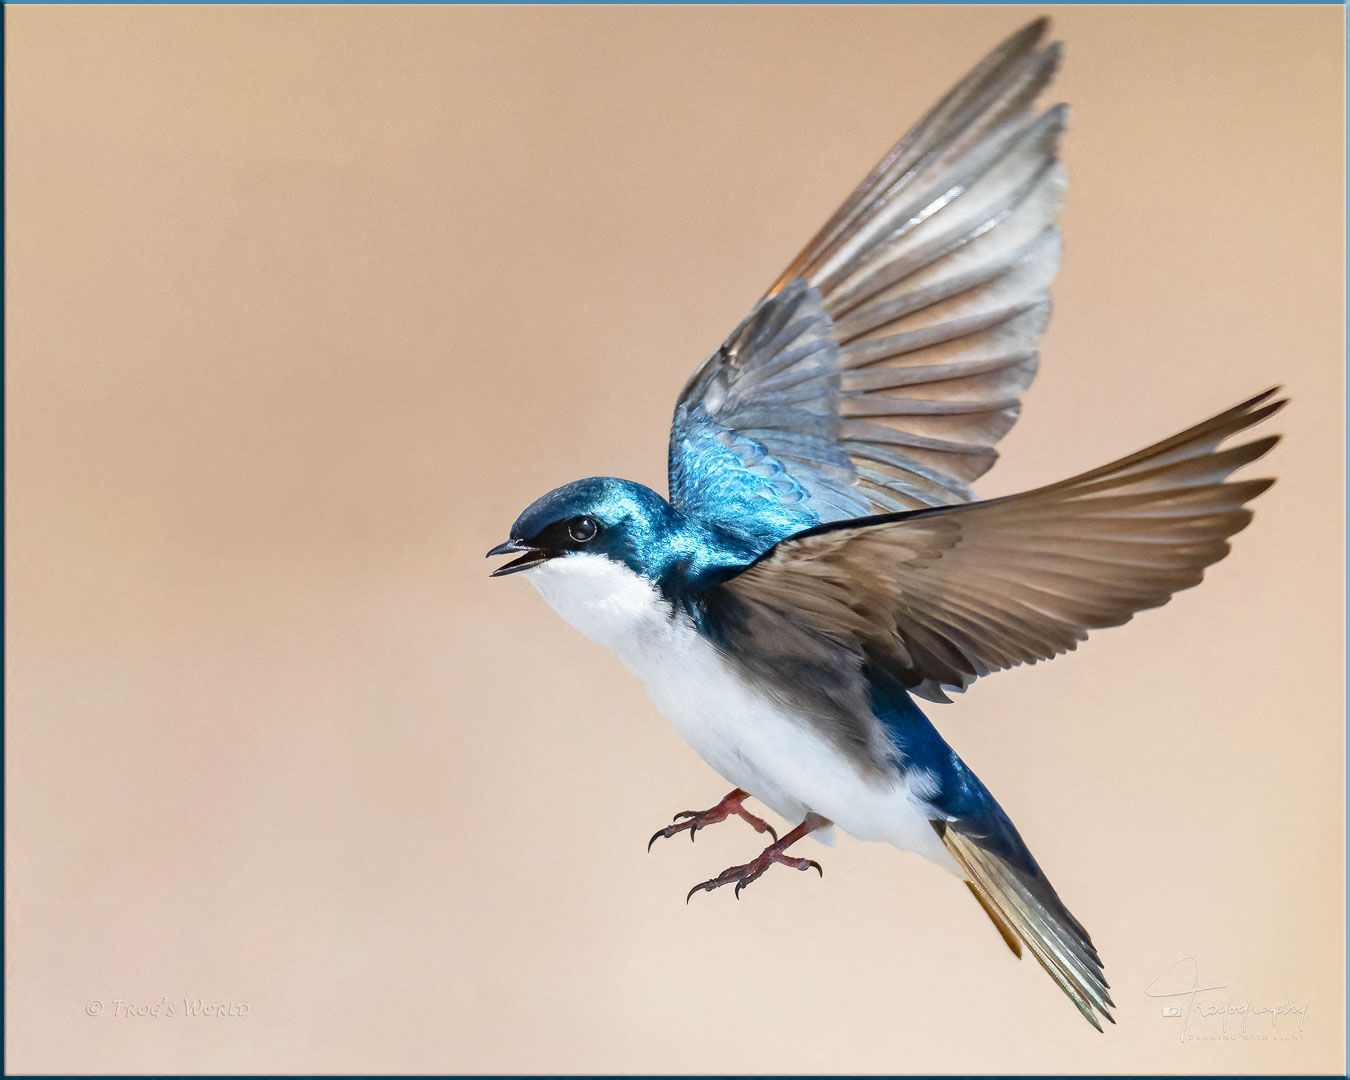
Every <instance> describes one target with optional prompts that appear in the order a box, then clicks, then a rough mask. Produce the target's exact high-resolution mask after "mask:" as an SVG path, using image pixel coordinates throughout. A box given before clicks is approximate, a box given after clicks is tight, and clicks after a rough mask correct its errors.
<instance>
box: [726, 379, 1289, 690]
mask: <svg viewBox="0 0 1350 1080" xmlns="http://www.w3.org/2000/svg"><path fill="white" fill-rule="evenodd" d="M1274 393H1275V391H1274V390H1269V391H1267V392H1266V393H1264V394H1261V395H1260V396H1258V397H1255V398H1252V399H1251V400H1250V401H1247V402H1244V403H1243V404H1241V405H1238V406H1236V407H1235V408H1232V409H1229V410H1228V411H1227V412H1224V413H1220V414H1219V415H1218V416H1215V417H1213V418H1212V419H1210V420H1207V421H1205V422H1204V423H1202V424H1199V425H1197V426H1196V427H1193V428H1190V429H1189V430H1187V431H1184V432H1182V433H1181V434H1179V435H1176V436H1173V437H1172V438H1170V439H1166V440H1164V441H1163V442H1160V443H1157V444H1156V445H1154V446H1151V447H1149V448H1148V449H1147V450H1142V451H1140V452H1139V453H1137V454H1133V455H1131V456H1130V457H1127V458H1122V459H1121V460H1120V461H1116V462H1114V463H1112V464H1110V465H1107V466H1105V467H1103V468H1100V469H1095V470H1093V471H1092V472H1087V473H1083V474H1082V475H1080V476H1075V477H1073V478H1072V479H1070V480H1065V481H1063V482H1061V483H1058V484H1052V485H1050V486H1049V487H1043V488H1038V489H1036V490H1034V491H1029V492H1026V493H1025V494H1022V495H1014V496H1011V497H1009V498H1005V499H993V500H990V501H988V502H976V503H967V504H962V505H957V506H950V507H944V508H940V509H934V510H919V511H913V512H910V513H902V514H892V515H884V516H879V517H873V518H870V519H864V520H862V521H854V522H847V523H841V524H838V525H821V526H817V527H815V528H812V529H808V530H807V531H805V532H802V533H799V534H797V535H795V536H792V537H789V538H788V539H786V540H784V541H782V542H781V543H779V544H778V545H776V546H775V547H774V548H772V549H771V550H770V551H768V552H767V553H765V554H764V555H763V556H761V557H760V558H759V559H758V560H757V561H756V562H754V563H752V564H751V565H750V566H749V567H748V568H747V569H746V570H745V571H743V572H742V573H740V574H739V575H737V576H735V577H732V578H730V579H728V580H726V581H725V582H723V583H722V584H721V585H719V586H716V587H715V588H713V589H712V590H711V591H710V593H709V596H708V604H709V610H710V612H711V614H712V616H713V619H714V621H719V622H721V623H722V624H723V625H734V626H736V627H737V629H738V632H740V633H742V634H744V635H745V636H746V638H747V640H752V641H756V642H759V643H761V646H760V647H769V646H768V645H766V644H765V643H771V642H773V641H776V640H780V639H781V640H796V639H799V638H801V637H803V636H811V637H816V638H818V639H824V640H826V641H829V642H833V643H834V644H835V645H836V646H838V645H842V646H844V647H846V648H848V649H850V650H852V651H854V652H855V653H856V654H857V655H858V656H859V658H860V660H861V661H863V662H865V663H867V664H870V665H871V666H872V667H873V668H874V669H875V670H877V671H879V672H882V673H885V674H887V675H889V676H890V677H892V678H896V679H898V680H899V681H900V682H902V683H903V684H904V685H905V686H906V687H908V688H909V689H910V690H911V691H913V692H914V693H916V694H918V695H920V696H922V697H925V698H927V699H929V700H930V701H947V700H948V698H947V697H946V695H945V694H944V693H943V688H950V689H954V690H964V689H965V688H966V687H967V686H969V685H970V683H972V682H973V681H974V680H975V679H976V678H978V677H979V676H981V675H987V674H989V673H990V672H991V671H998V670H1001V669H1003V668H1008V667H1013V666H1015V665H1017V664H1027V663H1033V662H1035V661H1037V660H1046V659H1049V658H1050V657H1052V656H1055V655H1057V654H1058V653H1062V652H1065V651H1067V650H1070V649H1074V648H1076V647H1077V645H1078V642H1080V641H1082V640H1084V639H1085V638H1086V637H1087V633H1088V631H1089V630H1093V629H1096V628H1098V627H1105V626H1118V625H1120V624H1121V623H1125V622H1128V621H1129V619H1130V618H1131V617H1132V616H1133V615H1134V613H1135V612H1137V611H1142V610H1144V609H1146V608H1152V607H1158V606H1159V605H1161V604H1165V603H1166V602H1167V601H1168V600H1169V599H1170V598H1171V596H1172V594H1173V593H1175V592H1177V591H1178V590H1180V589H1186V588H1189V587H1190V586H1192V585H1195V584H1198V583H1199V581H1200V579H1201V577H1202V576H1203V573H1204V569H1205V567H1207V566H1209V565H1210V564H1211V563H1214V562H1217V561H1218V560H1219V559H1222V558H1223V557H1224V555H1226V554H1227V553H1228V543H1227V539H1228V537H1230V536H1232V535H1233V534H1234V533H1236V532H1238V531H1239V530H1240V529H1242V528H1243V527H1245V526H1246V524H1247V523H1248V522H1249V521H1250V520H1251V516H1252V515H1251V511H1250V510H1248V509H1247V508H1246V506H1245V504H1246V503H1247V502H1248V501H1250V500H1251V499H1253V498H1254V497H1255V496H1257V495H1259V494H1260V493H1261V492H1262V491H1264V490H1265V489H1266V488H1267V487H1269V486H1270V485H1271V484H1272V483H1273V482H1274V481H1272V480H1233V479H1230V476H1231V474H1232V473H1233V472H1234V471H1235V470H1236V469H1238V468H1240V467H1241V466H1243V465H1246V464H1248V463H1249V462H1252V461H1255V460H1256V459H1257V458H1259V457H1260V456H1261V455H1262V454H1264V453H1266V451H1268V450H1269V449H1270V448H1271V447H1272V446H1274V445H1275V443H1276V442H1277V441H1278V436H1269V437H1266V438H1262V439H1255V440H1253V441H1251V442H1246V443H1241V444H1240V445H1237V446H1233V447H1228V448H1225V447H1223V445H1222V444H1223V443H1224V442H1225V441H1226V440H1228V439H1230V438H1232V437H1233V436H1234V435H1236V434H1238V433H1239V432H1242V431H1245V430H1246V429H1247V428H1249V427H1251V426H1252V425H1253V424H1256V423H1258V422H1260V421H1261V420H1264V419H1265V418H1266V417H1268V416H1270V415H1271V414H1272V413H1273V412H1275V411H1276V410H1277V409H1279V408H1280V407H1281V406H1282V405H1283V404H1284V402H1283V401H1282V400H1280V401H1270V400H1269V399H1270V398H1271V396H1272V395H1273V394H1274Z"/></svg>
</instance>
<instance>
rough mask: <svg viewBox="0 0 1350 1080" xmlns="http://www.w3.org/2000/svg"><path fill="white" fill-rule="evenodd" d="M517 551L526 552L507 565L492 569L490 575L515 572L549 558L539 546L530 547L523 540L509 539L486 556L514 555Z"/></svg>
mask: <svg viewBox="0 0 1350 1080" xmlns="http://www.w3.org/2000/svg"><path fill="white" fill-rule="evenodd" d="M517 551H523V552H524V553H525V554H523V555H522V556H521V557H520V558H519V559H513V560H512V561H511V562H509V563H507V564H506V565H505V566H499V567H497V569H496V570H494V571H492V573H491V574H489V575H488V576H489V577H501V576H503V575H504V574H514V573H516V572H517V571H520V570H528V569H529V568H530V567H532V566H538V565H539V564H540V563H541V562H544V561H545V560H546V559H547V558H548V556H547V555H546V554H545V553H544V552H542V551H540V550H539V549H538V548H532V547H530V545H529V544H527V543H525V542H524V541H523V540H507V541H506V542H505V543H502V544H498V545H497V546H496V547H495V548H493V549H492V550H491V551H489V552H488V553H487V556H486V557H487V558H489V559H490V558H492V556H494V555H513V554H515V553H516V552H517Z"/></svg>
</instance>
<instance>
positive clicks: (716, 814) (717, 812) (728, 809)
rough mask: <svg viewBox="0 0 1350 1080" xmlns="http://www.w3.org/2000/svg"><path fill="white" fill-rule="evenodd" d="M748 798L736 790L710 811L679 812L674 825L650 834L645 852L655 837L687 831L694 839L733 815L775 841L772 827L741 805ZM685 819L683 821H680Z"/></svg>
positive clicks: (666, 836) (746, 794) (748, 794)
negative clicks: (702, 831) (701, 830)
mask: <svg viewBox="0 0 1350 1080" xmlns="http://www.w3.org/2000/svg"><path fill="white" fill-rule="evenodd" d="M748 798H750V793H749V792H747V791H742V790H741V789H740V788H737V789H736V790H735V791H733V792H732V793H731V794H730V795H728V796H727V797H726V798H725V799H723V800H722V801H721V802H720V803H718V804H717V805H716V806H714V807H713V808H712V809H711V810H681V811H680V812H679V813H678V814H676V815H675V821H676V824H674V825H667V826H666V827H665V828H664V829H658V830H657V831H656V832H654V833H653V834H652V838H651V839H650V840H648V841H647V850H648V851H651V849H652V845H653V844H654V843H656V840H657V837H661V836H664V837H665V838H666V839H670V837H672V836H674V835H675V834H676V833H680V832H683V831H684V830H685V829H688V830H689V839H690V840H691V841H692V840H693V839H694V833H696V832H698V831H699V829H704V828H707V827H708V826H709V825H716V824H717V823H718V822H719V821H726V819H727V818H729V817H731V815H732V814H735V815H736V816H737V817H739V818H740V819H741V820H742V821H745V822H748V823H749V824H750V825H751V826H752V827H753V828H754V830H755V832H762V833H768V834H769V835H770V836H772V837H773V838H774V839H775V840H777V839H778V834H777V833H776V832H774V829H773V826H772V825H770V824H769V823H768V822H767V821H765V820H764V819H763V818H758V817H755V815H754V814H752V813H750V811H749V810H747V809H746V808H745V806H744V805H743V804H744V803H745V800H746V799H748ZM680 818H685V819H686V820H685V821H680Z"/></svg>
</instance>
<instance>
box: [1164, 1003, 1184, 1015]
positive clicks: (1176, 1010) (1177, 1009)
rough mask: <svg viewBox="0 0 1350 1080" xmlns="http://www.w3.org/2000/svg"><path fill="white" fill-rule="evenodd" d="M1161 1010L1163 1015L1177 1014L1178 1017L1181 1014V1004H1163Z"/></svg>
mask: <svg viewBox="0 0 1350 1080" xmlns="http://www.w3.org/2000/svg"><path fill="white" fill-rule="evenodd" d="M1162 1012H1163V1015H1164V1016H1178V1017H1179V1016H1180V1015H1181V1006H1180V1005H1164V1006H1163V1007H1162Z"/></svg>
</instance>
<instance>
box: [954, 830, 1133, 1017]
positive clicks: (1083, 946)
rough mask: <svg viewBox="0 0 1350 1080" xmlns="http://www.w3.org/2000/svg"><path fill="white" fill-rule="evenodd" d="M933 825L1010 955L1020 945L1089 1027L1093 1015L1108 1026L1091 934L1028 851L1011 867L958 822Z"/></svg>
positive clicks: (1105, 992) (1107, 998) (1105, 989)
mask: <svg viewBox="0 0 1350 1080" xmlns="http://www.w3.org/2000/svg"><path fill="white" fill-rule="evenodd" d="M1009 825H1011V822H1009ZM933 828H934V829H936V830H937V834H938V836H939V837H941V838H942V842H943V843H944V844H945V845H946V846H947V850H948V851H950V852H951V853H952V857H953V858H955V859H956V862H957V864H958V865H959V866H960V867H961V870H962V872H963V873H964V874H965V876H966V885H967V886H968V887H969V888H970V891H971V892H972V893H973V894H974V895H975V899H976V900H978V901H979V902H980V906H981V907H982V908H984V910H985V913H986V914H987V915H988V916H989V918H990V919H991V920H993V923H994V926H995V927H997V928H998V932H999V933H1000V934H1002V935H1003V940H1004V941H1005V942H1006V943H1007V945H1008V948H1010V949H1011V950H1012V951H1013V955H1015V956H1019V957H1020V956H1021V955H1022V946H1023V945H1025V946H1026V947H1027V948H1028V949H1030V950H1031V955H1032V956H1034V957H1035V958H1036V960H1037V961H1038V962H1039V963H1040V965H1041V967H1043V968H1045V970H1046V971H1047V972H1049V974H1050V977H1051V978H1052V979H1054V980H1055V982H1056V983H1058V984H1059V988H1060V989H1061V990H1063V991H1064V993H1065V994H1067V995H1068V997H1069V1000H1070V1001H1072V1002H1073V1003H1074V1004H1075V1005H1076V1006H1078V1011H1079V1012H1081V1013H1082V1014H1083V1015H1084V1016H1085V1017H1086V1018H1087V1020H1088V1022H1089V1023H1090V1024H1091V1025H1092V1026H1093V1027H1095V1028H1096V1029H1097V1030H1098V1031H1101V1030H1102V1025H1101V1023H1100V1022H1099V1021H1098V1019H1097V1013H1100V1014H1101V1015H1102V1016H1104V1017H1105V1018H1106V1019H1107V1020H1109V1021H1110V1022H1111V1023H1113V1024H1114V1023H1115V1020H1113V1019H1112V1018H1111V1014H1110V1013H1109V1012H1108V1011H1107V1010H1108V1009H1113V1008H1115V1002H1113V1001H1112V1000H1111V995H1110V993H1109V986H1108V984H1107V981H1106V978H1105V976H1104V973H1103V971H1102V962H1101V958H1100V957H1099V956H1098V955H1097V950H1096V948H1095V947H1094V946H1093V944H1092V938H1090V937H1089V936H1088V932H1087V931H1086V930H1085V929H1083V924H1082V923H1080V922H1079V921H1078V920H1077V919H1075V918H1074V917H1073V915H1071V914H1070V913H1069V909H1068V908H1066V907H1065V906H1064V902H1063V901H1062V900H1060V898H1059V896H1058V894H1057V893H1056V892H1055V890H1054V887H1053V886H1052V885H1051V884H1050V882H1049V881H1048V880H1047V879H1046V877H1045V875H1044V874H1043V873H1042V872H1041V869H1040V867H1039V866H1037V865H1036V861H1035V860H1034V859H1032V858H1030V853H1029V852H1028V853H1026V855H1027V857H1026V858H1025V859H1019V860H1018V863H1021V864H1022V865H1014V863H1013V862H1010V861H1009V860H1008V859H1006V858H1003V857H1002V856H1001V855H1000V854H999V853H998V852H996V851H995V850H993V846H991V845H990V844H988V843H981V840H982V839H984V838H982V837H980V836H976V835H973V834H972V833H970V832H967V831H963V830H962V828H961V823H960V822H959V821H934V822H933ZM1014 835H1015V831H1014ZM1018 847H1022V845H1021V844H1020V838H1019V843H1018ZM1023 851H1025V848H1023Z"/></svg>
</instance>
